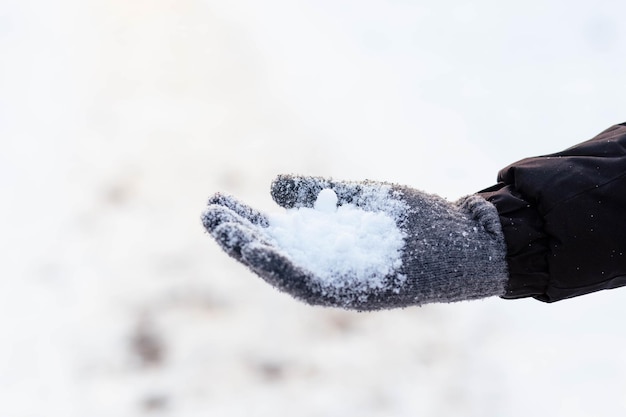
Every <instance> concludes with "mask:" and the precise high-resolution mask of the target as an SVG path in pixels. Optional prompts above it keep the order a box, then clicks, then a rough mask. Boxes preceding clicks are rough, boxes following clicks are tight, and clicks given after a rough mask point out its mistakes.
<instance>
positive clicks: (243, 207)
mask: <svg viewBox="0 0 626 417" xmlns="http://www.w3.org/2000/svg"><path fill="white" fill-rule="evenodd" d="M208 204H209V206H211V205H218V206H223V207H228V208H229V209H230V210H232V211H233V212H235V213H237V214H238V215H239V216H241V217H243V218H245V219H246V220H248V221H249V222H250V223H252V224H254V225H258V226H263V227H267V225H268V221H267V217H266V216H265V215H264V214H263V213H261V212H260V211H258V210H255V209H253V208H252V207H250V206H248V205H247V204H244V203H242V202H241V201H239V200H237V199H236V198H235V197H233V196H231V195H227V194H222V193H216V194H214V195H213V196H212V197H211V198H209V201H208Z"/></svg>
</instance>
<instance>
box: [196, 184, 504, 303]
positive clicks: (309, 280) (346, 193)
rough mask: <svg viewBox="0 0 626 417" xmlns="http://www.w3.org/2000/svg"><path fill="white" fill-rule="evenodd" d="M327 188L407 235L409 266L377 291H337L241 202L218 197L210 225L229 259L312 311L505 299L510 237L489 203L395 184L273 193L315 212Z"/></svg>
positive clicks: (357, 287)
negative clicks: (312, 306)
mask: <svg viewBox="0 0 626 417" xmlns="http://www.w3.org/2000/svg"><path fill="white" fill-rule="evenodd" d="M326 188H330V189H332V190H334V192H335V193H336V194H337V197H338V205H340V206H341V205H344V204H352V205H355V206H356V207H358V208H360V209H363V210H365V211H372V212H380V211H382V212H384V213H386V214H387V215H388V216H389V217H391V218H392V219H393V220H394V221H395V223H396V225H397V227H398V228H399V229H400V230H401V231H402V232H403V236H404V246H403V247H402V249H401V254H400V256H401V262H399V263H398V265H395V266H393V267H390V268H387V273H385V274H381V275H382V276H377V277H373V278H375V280H374V281H372V280H370V281H368V282H370V283H372V282H374V284H368V283H367V282H366V283H365V284H363V282H360V281H359V279H360V278H359V277H357V276H345V277H343V278H342V279H341V280H337V281H334V282H331V283H330V284H329V283H328V282H327V281H325V280H323V279H321V277H320V276H317V275H315V274H314V273H312V272H310V271H309V270H307V268H306V267H304V266H303V265H302V264H299V263H298V262H296V261H294V259H293V257H290V256H289V255H288V254H287V251H285V250H284V249H285V248H281V247H279V246H277V244H276V242H275V241H273V240H272V239H271V238H269V237H268V235H267V233H266V231H267V230H268V229H267V228H268V226H269V219H268V217H267V216H266V215H264V214H263V213H260V212H258V211H256V210H254V209H252V208H250V207H248V206H246V205H244V204H242V203H240V202H238V201H237V200H236V199H234V198H233V197H230V196H226V195H223V194H216V195H215V196H213V197H211V198H210V199H209V205H208V208H207V209H206V211H205V212H204V213H203V215H202V222H203V225H204V227H205V228H206V229H207V231H208V232H209V233H210V234H211V236H213V238H215V240H216V241H217V243H218V244H219V245H220V246H221V247H222V249H223V250H224V251H225V252H226V253H228V254H229V255H230V256H232V257H233V258H235V259H236V260H238V261H239V262H241V263H243V264H244V265H246V266H247V267H248V268H250V269H251V270H252V271H253V272H255V273H256V274H257V275H259V276H260V277H262V278H263V279H264V280H265V281H267V282H268V283H269V284H271V285H273V286H275V287H276V288H278V289H279V290H281V291H285V292H287V293H289V294H291V295H292V296H294V297H296V298H298V299H301V300H303V301H305V302H307V303H309V304H315V305H324V306H334V307H342V308H347V309H356V310H379V309H387V308H396V307H405V306H410V305H421V304H425V303H433V302H444V303H446V302H453V301H460V300H471V299H478V298H484V297H489V296H497V295H503V294H504V291H505V286H506V282H507V280H508V275H507V265H506V261H505V256H506V246H505V242H504V236H503V234H502V230H501V226H500V221H499V217H498V213H497V211H496V209H495V207H494V206H493V205H492V204H491V203H489V202H487V201H486V200H484V199H483V198H482V197H479V196H477V195H470V196H468V197H464V198H462V199H460V200H459V201H457V202H455V203H451V202H448V201H447V200H445V199H443V198H441V197H438V196H436V195H429V194H426V193H423V192H421V191H418V190H415V189H411V188H408V187H405V186H399V185H395V184H389V183H380V182H371V181H365V182H340V181H333V180H330V179H323V178H317V177H298V176H290V175H283V176H279V177H278V178H276V180H274V182H273V183H272V189H271V193H272V197H273V198H274V200H275V201H276V203H278V204H279V205H280V206H282V207H284V208H288V209H289V208H300V207H312V206H313V205H314V203H315V201H316V198H317V195H318V193H319V192H320V191H321V190H322V189H326ZM348 275H350V273H348ZM352 275H354V274H352ZM369 278H372V277H369Z"/></svg>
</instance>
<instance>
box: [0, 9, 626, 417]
mask: <svg viewBox="0 0 626 417" xmlns="http://www.w3.org/2000/svg"><path fill="white" fill-rule="evenodd" d="M625 11H626V3H616V2H611V1H599V2H594V3H593V4H592V3H590V2H583V1H574V2H572V1H569V2H565V1H562V0H559V1H554V2H549V3H546V2H541V1H538V0H531V1H530V2H525V3H524V6H523V7H517V6H515V7H514V6H511V5H510V4H508V3H504V2H494V1H490V0H479V1H476V2H472V3H471V4H468V3H467V2H460V1H456V2H451V3H450V2H445V3H444V2H436V1H423V2H408V1H402V0H394V1H365V2H350V1H346V0H339V1H332V2H331V1H326V0H324V1H312V0H304V1H301V2H287V1H277V0H269V1H265V2H253V1H247V0H235V1H228V2H224V1H221V2H218V1H213V0H183V1H174V0H156V1H151V2H142V1H139V2H125V1H119V0H107V1H104V0H95V1H91V2H79V1H77V0H59V1H55V2H46V1H41V0H21V1H17V0H6V1H4V2H3V4H2V7H1V8H0V144H1V145H2V148H1V151H0V190H1V191H2V196H3V197H2V204H0V232H1V234H2V239H0V249H1V252H0V253H2V261H1V262H0V331H2V335H3V337H4V338H3V343H0V415H3V416H12V417H31V416H32V417H35V416H37V417H39V416H42V415H45V416H47V417H57V416H59V417H61V416H62V417H71V416H76V417H78V416H80V417H82V416H91V417H98V416H111V415H116V416H144V415H146V416H149V415H155V416H177V417H192V416H200V415H202V416H206V415H212V416H246V417H248V416H272V417H276V416H292V415H297V416H302V417H307V416H311V417H313V416H338V417H345V416H351V415H358V416H364V417H369V416H372V417H375V416H385V417H387V416H415V415H428V416H446V417H450V416H480V417H485V416H498V417H502V416H513V417H515V416H527V415H529V414H536V410H541V413H542V414H545V415H550V416H567V417H574V416H589V415H601V416H623V415H624V412H625V411H626V399H625V397H624V395H623V393H624V392H626V356H624V355H623V350H624V345H625V344H626V337H625V336H624V332H623V331H622V327H623V326H622V323H621V318H622V316H623V315H624V312H625V311H624V310H625V308H626V307H625V306H626V303H625V302H624V298H625V297H626V292H624V291H623V290H614V291H607V292H603V293H597V294H593V295H589V296H585V297H581V298H579V299H573V300H569V301H564V302H561V303H556V304H553V305H546V304H542V303H539V302H537V301H534V300H520V301H503V300H499V299H490V300H486V301H478V302H468V303H458V304H454V305H433V306H425V307H422V308H408V309H403V310H398V311H386V312H377V313H368V314H358V313H351V312H344V311H340V310H334V309H323V308H313V307H309V306H306V305H302V304H300V303H298V302H296V301H294V300H292V299H291V298H290V297H288V296H286V295H284V294H281V293H278V292H276V291H275V290H273V289H272V288H270V287H269V286H267V285H266V284H265V283H263V282H262V281H261V280H259V279H257V277H255V276H253V275H252V274H251V273H249V272H247V271H246V270H245V268H242V267H241V266H240V265H238V264H237V263H236V262H233V261H232V260H231V259H229V258H228V257H227V256H226V255H225V254H223V253H222V252H221V251H220V250H219V248H218V246H217V245H216V244H215V243H214V242H213V241H212V239H210V238H209V237H208V236H207V235H206V234H205V233H204V232H203V230H202V226H201V223H200V220H199V216H200V212H201V211H202V209H203V207H204V204H205V201H206V199H207V197H208V196H209V195H211V194H213V193H214V192H216V191H223V192H228V193H230V194H233V195H236V196H238V197H239V198H241V199H242V200H243V201H245V202H247V203H249V204H251V205H253V206H254V207H256V208H258V209H260V210H272V209H273V208H274V204H273V202H272V201H271V198H270V195H269V184H270V182H271V180H272V178H273V177H274V176H275V175H277V174H279V173H299V174H305V175H320V176H331V177H334V178H337V179H352V180H362V179H366V178H369V179H375V180H384V181H390V182H397V183H403V184H408V185H412V186H415V187H417V188H420V189H424V190H425V191H428V192H432V193H438V194H440V195H443V196H445V197H448V198H450V199H453V198H457V197H460V196H462V195H464V194H468V193H471V192H474V191H477V190H479V189H482V188H484V187H487V186H489V185H491V184H492V183H493V181H495V177H496V173H497V171H498V169H500V168H502V167H504V166H506V165H507V164H509V163H511V162H513V161H515V160H517V159H521V158H523V157H526V156H531V155H537V154H544V153H548V152H555V151H559V150H562V149H564V148H566V147H569V146H571V145H573V144H574V143H575V142H580V141H583V140H586V139H589V138H591V137H592V136H593V135H595V134H596V133H598V132H599V131H601V130H603V129H604V128H606V127H608V126H610V125H612V124H614V123H619V122H623V121H624V120H623V97H624V94H623V91H622V90H623V89H624V88H625V86H626V72H624V70H623V69H624V68H625V67H626V34H625V29H624V27H623V25H621V24H620V20H619V16H622V15H623V14H624V12H625Z"/></svg>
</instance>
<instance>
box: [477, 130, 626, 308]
mask: <svg viewBox="0 0 626 417" xmlns="http://www.w3.org/2000/svg"><path fill="white" fill-rule="evenodd" d="M478 194H479V195H481V196H483V197H484V198H485V199H487V200H488V201H489V202H491V203H492V204H494V205H495V207H496V208H497V210H498V213H499V216H500V222H501V224H502V229H503V231H504V236H505V240H506V244H507V262H508V267H509V282H508V285H507V289H506V294H505V295H504V296H503V298H522V297H535V298H536V299H538V300H541V301H545V302H554V301H559V300H563V299H566V298H571V297H575V296H579V295H583V294H587V293H591V292H594V291H599V290H604V289H611V288H616V287H620V286H623V285H626V123H623V124H620V125H616V126H613V127H611V128H609V129H607V130H605V131H604V132H602V133H600V134H599V135H598V136H596V137H595V138H593V139H591V140H588V141H587V142H583V143H581V144H579V145H576V146H574V147H572V148H569V149H567V150H565V151H563V152H559V153H555V154H552V155H545V156H539V157H534V158H527V159H523V160H521V161H519V162H516V163H514V164H512V165H510V166H508V167H506V168H504V169H503V170H502V171H500V173H499V174H498V184H496V185H494V186H493V187H490V188H488V189H486V190H483V191H481V192H479V193H478Z"/></svg>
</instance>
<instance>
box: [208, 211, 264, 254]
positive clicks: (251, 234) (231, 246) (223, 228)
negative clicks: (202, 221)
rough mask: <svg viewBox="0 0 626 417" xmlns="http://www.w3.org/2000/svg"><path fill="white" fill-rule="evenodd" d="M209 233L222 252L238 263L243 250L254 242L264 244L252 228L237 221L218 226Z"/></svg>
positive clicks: (262, 239) (261, 237)
mask: <svg viewBox="0 0 626 417" xmlns="http://www.w3.org/2000/svg"><path fill="white" fill-rule="evenodd" d="M209 232H210V234H211V236H212V237H213V238H214V239H215V241H216V242H217V243H218V244H219V245H220V246H221V248H222V249H223V250H224V252H226V253H227V254H228V255H229V256H231V257H232V258H234V259H236V260H238V261H242V256H241V252H242V250H243V248H245V247H246V246H248V245H250V244H252V243H254V242H259V243H262V242H264V238H263V236H262V235H261V234H260V233H259V232H258V231H257V230H255V228H254V226H251V225H246V224H244V223H242V222H239V221H235V222H226V223H221V224H218V225H217V226H216V227H214V228H213V229H212V230H210V231H209Z"/></svg>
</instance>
